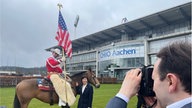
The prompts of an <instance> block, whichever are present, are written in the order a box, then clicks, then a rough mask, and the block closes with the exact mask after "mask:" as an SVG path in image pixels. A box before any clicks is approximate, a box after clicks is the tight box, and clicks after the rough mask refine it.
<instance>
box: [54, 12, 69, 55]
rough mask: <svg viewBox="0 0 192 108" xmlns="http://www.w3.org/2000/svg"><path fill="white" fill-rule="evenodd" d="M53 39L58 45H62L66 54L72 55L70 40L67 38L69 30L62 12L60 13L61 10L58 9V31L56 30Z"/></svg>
mask: <svg viewBox="0 0 192 108" xmlns="http://www.w3.org/2000/svg"><path fill="white" fill-rule="evenodd" d="M55 39H56V40H57V41H58V45H59V46H61V47H63V49H64V51H65V53H66V55H67V56H68V57H70V58H71V57H72V42H71V40H70V38H69V32H68V30H67V26H66V24H65V21H64V19H63V16H62V14H61V11H59V19H58V31H57V36H56V37H55Z"/></svg>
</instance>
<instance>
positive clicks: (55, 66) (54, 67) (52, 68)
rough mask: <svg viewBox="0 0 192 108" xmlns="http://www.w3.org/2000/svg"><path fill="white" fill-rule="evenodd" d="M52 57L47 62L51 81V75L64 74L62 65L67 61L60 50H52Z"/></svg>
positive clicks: (48, 76)
mask: <svg viewBox="0 0 192 108" xmlns="http://www.w3.org/2000/svg"><path fill="white" fill-rule="evenodd" d="M51 52H52V56H53V57H49V58H48V59H47V60H46V68H47V78H48V79H50V75H51V74H53V73H62V68H61V66H60V64H61V63H62V62H63V61H65V58H64V57H61V53H60V52H61V51H60V49H58V48H56V49H51Z"/></svg>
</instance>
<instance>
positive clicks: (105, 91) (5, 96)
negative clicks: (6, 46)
mask: <svg viewBox="0 0 192 108" xmlns="http://www.w3.org/2000/svg"><path fill="white" fill-rule="evenodd" d="M120 86H121V85H120V84H102V85H101V87H100V88H99V89H94V96H93V108H105V106H106V104H107V103H108V101H109V100H110V99H111V98H112V97H114V96H115V94H116V93H117V92H118V90H119V88H120ZM14 95H15V88H0V106H6V107H7V108H12V107H13V99H14ZM78 99H79V96H77V99H76V102H75V104H74V105H73V106H71V108H77V103H78ZM136 103H137V98H136V97H133V98H132V99H131V100H130V102H129V104H128V108H136ZM49 107H50V108H60V107H58V106H57V104H55V105H53V106H50V105H49V104H47V103H43V102H41V101H39V100H37V99H33V100H32V101H31V102H30V104H29V107H28V108H49Z"/></svg>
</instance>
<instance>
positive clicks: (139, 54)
mask: <svg viewBox="0 0 192 108" xmlns="http://www.w3.org/2000/svg"><path fill="white" fill-rule="evenodd" d="M98 55H99V58H98V60H99V66H98V70H99V72H98V75H103V74H105V73H106V72H108V73H109V77H117V78H118V79H119V80H120V79H122V78H123V76H124V73H125V72H126V71H127V70H129V69H131V68H135V67H141V64H144V45H143V44H137V43H135V44H124V45H121V46H111V48H106V49H103V50H101V51H100V52H99V54H98Z"/></svg>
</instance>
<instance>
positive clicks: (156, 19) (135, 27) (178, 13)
mask: <svg viewBox="0 0 192 108" xmlns="http://www.w3.org/2000/svg"><path fill="white" fill-rule="evenodd" d="M179 20H189V21H191V2H189V3H186V4H183V5H180V6H176V7H173V8H170V9H167V10H164V11H161V12H158V13H154V14H151V15H149V16H145V17H142V18H139V19H136V20H133V21H129V22H126V23H123V24H120V25H117V26H114V27H111V28H108V29H105V30H102V31H99V32H96V33H93V34H90V35H87V36H85V37H81V38H78V39H75V40H73V41H72V46H73V50H74V49H78V48H80V47H82V46H84V45H91V44H97V43H101V42H105V41H110V40H115V39H118V38H121V37H120V36H121V34H122V33H123V32H126V33H128V34H130V33H137V32H138V31H141V30H147V29H153V28H155V27H158V26H162V25H170V24H172V23H174V22H175V21H179Z"/></svg>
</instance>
